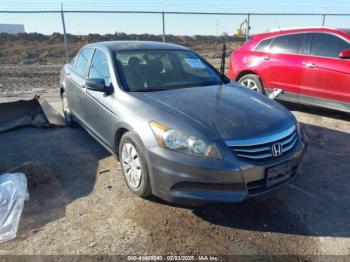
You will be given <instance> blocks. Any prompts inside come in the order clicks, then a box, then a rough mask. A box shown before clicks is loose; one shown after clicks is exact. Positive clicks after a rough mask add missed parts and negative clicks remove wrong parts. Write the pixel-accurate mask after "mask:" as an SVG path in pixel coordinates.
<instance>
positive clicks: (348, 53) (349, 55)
mask: <svg viewBox="0 0 350 262" xmlns="http://www.w3.org/2000/svg"><path fill="white" fill-rule="evenodd" d="M339 58H341V59H350V48H349V49H345V50H343V51H341V52H340V54H339Z"/></svg>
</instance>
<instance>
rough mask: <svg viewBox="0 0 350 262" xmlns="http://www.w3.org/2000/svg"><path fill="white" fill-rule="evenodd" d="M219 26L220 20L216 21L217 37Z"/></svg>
mask: <svg viewBox="0 0 350 262" xmlns="http://www.w3.org/2000/svg"><path fill="white" fill-rule="evenodd" d="M219 25H220V20H219V19H216V36H218V35H219Z"/></svg>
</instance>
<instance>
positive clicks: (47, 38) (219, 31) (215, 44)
mask: <svg viewBox="0 0 350 262" xmlns="http://www.w3.org/2000/svg"><path fill="white" fill-rule="evenodd" d="M12 14H16V19H17V20H16V23H22V22H21V21H22V20H21V19H20V18H18V17H19V16H20V17H21V16H23V18H24V17H25V18H26V19H25V21H30V20H28V16H40V18H41V19H40V21H41V22H42V23H46V24H47V25H49V27H50V29H49V31H50V32H63V33H52V34H50V35H45V34H40V33H18V34H7V33H0V96H1V97H17V96H22V97H23V96H33V94H46V93H50V92H51V91H52V92H55V91H57V87H58V83H59V72H60V69H61V67H62V66H63V64H64V63H66V61H67V55H68V56H70V57H72V56H74V55H75V54H76V52H77V51H78V50H79V49H80V47H81V46H83V45H85V44H87V43H90V42H96V41H108V40H150V41H159V42H162V41H164V42H168V43H175V44H180V45H183V46H186V47H189V48H191V49H193V50H195V51H196V52H198V53H199V54H200V55H201V56H203V57H204V58H205V59H207V60H208V61H209V62H211V63H212V64H213V65H214V66H215V67H217V68H218V69H219V67H220V60H221V56H222V47H223V43H226V44H227V47H228V48H227V53H226V55H227V57H229V55H230V53H231V52H232V51H233V50H235V49H236V48H237V47H239V46H240V45H241V44H242V43H243V42H244V41H245V39H246V37H247V35H248V34H249V33H250V28H251V27H253V28H259V27H258V25H261V23H269V24H274V23H275V22H276V21H277V20H278V21H282V18H283V19H286V21H288V25H290V26H293V25H294V26H303V25H302V24H301V23H300V21H298V19H295V17H300V16H311V17H310V19H311V20H310V21H312V24H313V25H315V26H317V25H318V26H321V25H324V24H325V22H326V21H330V22H331V21H333V22H334V21H335V22H336V21H337V19H339V17H340V16H350V14H277V13H276V14H257V13H256V14H244V13H243V14H242V13H188V12H151V11H147V12H137V11H133V12H128V11H125V12H123V11H96V12H94V11H82V12H80V11H65V12H63V11H12V12H11V11H0V22H1V17H2V16H3V15H6V16H11V15H12ZM263 17H264V18H263ZM262 18H263V19H262ZM23 20H24V19H23ZM34 20H36V21H37V19H34ZM89 20H95V21H97V20H102V21H106V22H108V23H114V24H115V31H111V32H109V33H108V32H107V33H105V32H104V33H91V34H74V35H73V34H69V32H79V30H80V28H81V27H82V25H84V24H85V23H86V22H87V21H89ZM146 20H147V23H143V21H146ZM242 21H244V23H243V27H240V24H241V22H242ZM23 24H25V27H26V28H35V27H36V24H33V25H28V24H27V22H23ZM208 25H209V26H208ZM99 26H100V24H99V23H96V24H95V25H94V27H92V28H91V32H100V31H103V30H101V29H100V28H99ZM135 26H137V27H138V28H137V29H138V30H139V31H140V29H141V31H143V32H153V34H149V33H142V34H135V33H131V32H133V31H135ZM279 26H280V24H279V23H277V22H276V26H275V27H279ZM63 29H64V30H63ZM224 29H226V30H227V31H225V30H224ZM239 30H240V31H239ZM65 31H66V34H65V33H64V32H65ZM237 33H238V34H237ZM50 90H51V91H50ZM53 90H54V91H53Z"/></svg>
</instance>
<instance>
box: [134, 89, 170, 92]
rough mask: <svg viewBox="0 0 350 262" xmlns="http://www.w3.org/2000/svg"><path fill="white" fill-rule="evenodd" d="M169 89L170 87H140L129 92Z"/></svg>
mask: <svg viewBox="0 0 350 262" xmlns="http://www.w3.org/2000/svg"><path fill="white" fill-rule="evenodd" d="M164 90H169V88H140V89H135V90H130V91H129V92H153V91H164Z"/></svg>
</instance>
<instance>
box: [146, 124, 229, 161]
mask: <svg viewBox="0 0 350 262" xmlns="http://www.w3.org/2000/svg"><path fill="white" fill-rule="evenodd" d="M150 126H151V128H152V130H153V133H154V135H155V137H156V139H157V142H158V144H159V145H160V146H161V147H164V148H168V149H171V150H174V151H176V152H182V153H187V154H192V155H196V156H200V157H208V158H216V159H221V158H222V157H221V155H220V153H219V151H218V149H217V148H216V146H215V145H214V144H209V143H207V142H205V141H203V140H201V139H198V138H196V137H194V136H190V135H187V134H184V133H182V132H180V131H178V130H175V129H171V128H168V127H167V126H165V125H162V124H160V123H158V122H156V121H151V122H150Z"/></svg>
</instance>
